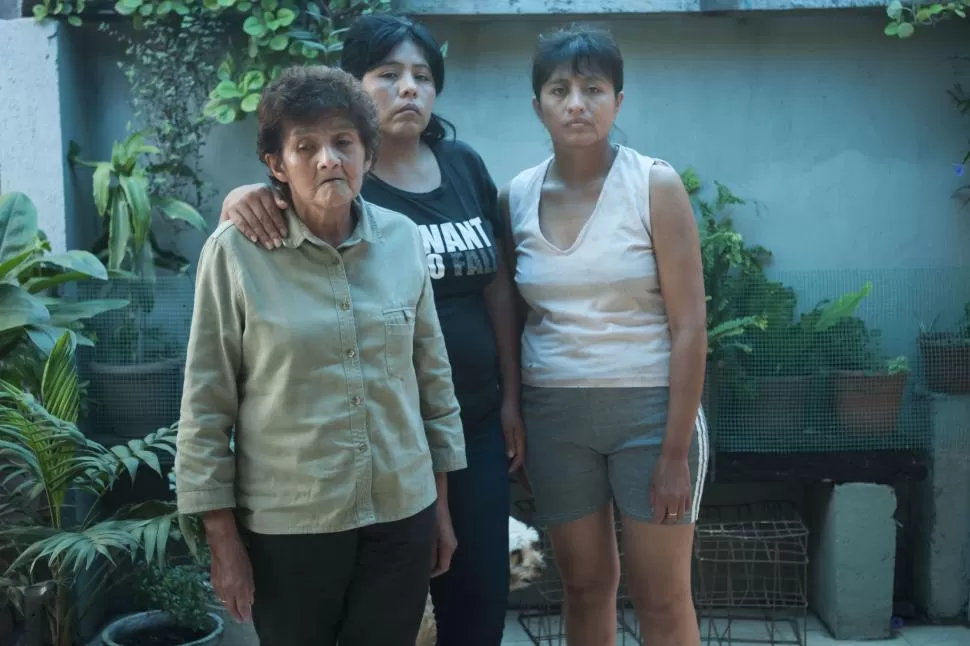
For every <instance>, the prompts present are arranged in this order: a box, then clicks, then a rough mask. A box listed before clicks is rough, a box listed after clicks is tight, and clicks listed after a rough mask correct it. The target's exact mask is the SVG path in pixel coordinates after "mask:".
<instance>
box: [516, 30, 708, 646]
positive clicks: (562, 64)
mask: <svg viewBox="0 0 970 646" xmlns="http://www.w3.org/2000/svg"><path fill="white" fill-rule="evenodd" d="M532 82H533V90H534V93H535V98H534V99H533V104H534V107H535V111H536V114H537V115H538V116H539V118H540V120H541V121H542V123H543V125H544V126H545V127H546V129H547V130H548V132H549V134H550V137H551V138H552V142H553V147H554V150H555V154H554V155H553V156H552V157H550V158H549V159H547V160H545V161H543V162H542V163H541V164H539V165H537V166H534V167H532V168H529V169H527V170H525V171H523V172H521V173H520V174H519V175H517V176H516V177H515V178H514V179H513V180H512V182H511V183H510V185H509V186H508V187H507V188H506V189H505V190H504V191H503V192H502V196H501V202H502V206H503V208H504V210H505V216H506V218H505V219H506V226H507V227H508V231H507V234H508V237H507V239H508V240H510V241H511V242H510V244H508V245H507V246H506V249H507V250H508V256H509V257H508V261H509V263H510V265H509V266H510V270H511V271H513V273H514V276H515V281H516V284H517V286H518V289H519V292H520V294H521V296H522V301H523V305H524V307H523V317H522V325H523V333H522V383H523V393H522V400H523V401H522V405H523V417H524V421H525V425H526V432H527V451H526V465H527V472H528V475H529V481H530V483H531V485H532V489H533V492H534V494H535V497H536V509H537V515H538V519H537V522H539V523H540V524H542V525H545V526H547V527H549V530H550V536H551V538H552V544H553V548H554V550H555V554H556V561H557V563H558V566H559V569H560V572H561V574H562V577H563V580H564V583H565V590H566V602H565V615H566V632H567V637H568V643H569V644H570V645H571V646H593V645H595V646H601V645H603V644H613V643H614V642H615V639H616V610H615V609H616V592H617V587H618V583H619V568H620V565H619V562H618V557H617V550H616V537H615V535H614V530H613V527H614V524H613V503H614V502H615V504H616V507H617V508H618V509H619V511H620V514H621V515H622V520H623V533H624V551H625V555H626V560H627V562H626V564H625V565H626V568H627V572H628V576H629V581H630V591H631V593H632V596H633V600H634V604H635V606H636V610H637V614H638V616H639V619H640V625H641V628H642V630H643V639H644V643H648V644H650V645H651V646H696V645H697V644H699V643H700V637H699V634H698V627H697V620H696V614H695V611H694V606H693V602H692V599H691V588H690V583H691V580H690V579H691V577H690V572H691V546H692V540H693V524H694V522H695V520H696V519H697V513H698V510H699V507H700V499H701V495H702V493H703V489H704V477H705V475H706V473H707V464H708V455H709V445H708V438H707V427H706V423H705V420H704V415H703V412H702V411H701V409H700V398H701V389H702V387H703V381H704V366H705V358H706V354H707V332H706V329H705V322H706V306H705V298H704V281H703V272H702V266H701V258H700V245H699V241H698V232H697V225H696V223H695V220H694V214H693V211H692V209H691V205H690V201H689V199H688V196H687V192H686V190H685V189H684V186H683V184H682V183H681V180H680V177H679V175H678V174H677V173H676V172H675V171H674V170H673V169H672V168H671V167H670V166H669V165H668V164H666V163H665V162H662V161H660V160H654V159H652V158H650V157H645V156H643V155H641V154H639V153H638V152H636V151H634V150H632V149H630V148H627V147H625V146H615V145H611V144H610V142H609V140H608V135H609V132H610V130H611V128H612V126H613V122H614V120H615V118H616V115H617V113H618V111H619V109H620V104H621V103H622V100H623V60H622V57H621V55H620V52H619V51H618V49H617V47H616V44H615V42H614V41H613V39H612V37H611V36H610V35H609V34H608V33H605V32H601V31H595V30H578V29H573V30H567V31H562V32H558V33H556V34H554V35H552V36H549V37H546V38H543V39H542V40H541V41H540V44H539V48H538V50H537V52H536V55H535V59H534V61H533V75H532Z"/></svg>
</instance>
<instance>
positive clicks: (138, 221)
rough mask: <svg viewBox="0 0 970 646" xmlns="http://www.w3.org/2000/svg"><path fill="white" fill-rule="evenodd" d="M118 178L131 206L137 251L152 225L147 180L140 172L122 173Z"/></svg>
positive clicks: (133, 233) (136, 251)
mask: <svg viewBox="0 0 970 646" xmlns="http://www.w3.org/2000/svg"><path fill="white" fill-rule="evenodd" d="M118 179H119V180H120V181H121V187H122V188H123V189H124V192H125V196H126V197H127V199H128V204H129V205H130V206H131V215H132V225H133V226H132V236H133V238H134V240H133V242H134V250H135V253H138V252H139V251H141V248H142V246H143V245H144V244H145V240H147V239H148V231H149V229H151V227H152V202H151V198H149V197H148V180H147V178H146V177H145V176H144V175H142V174H140V173H139V174H136V175H129V176H124V175H122V176H121V177H119V178H118Z"/></svg>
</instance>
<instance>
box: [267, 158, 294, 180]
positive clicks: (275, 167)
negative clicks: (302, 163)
mask: <svg viewBox="0 0 970 646" xmlns="http://www.w3.org/2000/svg"><path fill="white" fill-rule="evenodd" d="M263 161H265V162H266V166H267V167H269V171H270V172H271V173H273V177H275V178H276V179H277V180H279V181H280V182H283V183H284V184H288V183H289V180H288V179H287V177H286V167H285V166H284V165H283V156H282V155H273V154H271V153H266V155H265V156H264V157H263Z"/></svg>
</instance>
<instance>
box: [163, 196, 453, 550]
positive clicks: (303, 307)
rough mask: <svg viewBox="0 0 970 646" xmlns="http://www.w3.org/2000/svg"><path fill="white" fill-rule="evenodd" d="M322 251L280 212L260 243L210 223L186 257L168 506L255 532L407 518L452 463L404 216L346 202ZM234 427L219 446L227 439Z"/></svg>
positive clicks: (425, 306) (421, 271) (434, 325)
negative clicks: (283, 224) (275, 229)
mask: <svg viewBox="0 0 970 646" xmlns="http://www.w3.org/2000/svg"><path fill="white" fill-rule="evenodd" d="M355 208H356V210H357V213H358V214H360V217H359V218H358V223H357V226H356V228H355V230H354V232H353V234H352V235H351V236H350V238H348V239H347V241H346V242H344V243H343V244H342V245H340V247H339V248H337V249H334V248H333V247H331V246H330V245H328V244H326V243H325V242H323V241H322V240H320V239H319V238H317V237H315V236H314V235H313V234H312V233H310V231H309V230H308V229H307V227H306V226H305V225H304V224H303V223H302V222H301V221H300V220H299V219H298V218H297V217H296V216H295V215H294V214H293V213H288V214H287V218H288V224H289V226H288V230H289V235H288V236H287V239H286V240H285V241H284V244H283V247H281V248H279V249H275V250H272V251H267V250H265V249H263V248H262V247H260V246H259V245H256V244H253V243H252V242H250V241H249V240H247V239H246V238H245V237H244V236H243V235H242V234H241V233H240V232H239V230H238V229H236V228H235V227H234V226H233V225H232V224H231V223H228V222H227V223H223V224H222V225H221V226H220V227H219V228H218V229H217V230H216V231H215V232H214V233H213V234H212V235H211V236H210V237H209V239H208V240H207V241H206V243H205V245H204V247H203V249H202V252H201V254H200V258H199V265H198V274H197V278H196V293H195V310H194V312H193V316H192V326H191V332H190V335H189V343H188V354H187V360H186V366H185V387H184V392H183V396H182V410H181V418H180V422H179V432H178V448H177V453H176V459H175V478H176V490H177V498H178V507H179V511H180V512H181V513H183V514H194V513H200V512H205V511H210V510H214V509H225V508H234V509H236V510H237V517H238V518H239V519H240V522H241V523H242V524H243V526H244V527H246V528H248V529H250V530H251V531H254V532H258V533H266V534H305V533H323V532H337V531H343V530H347V529H353V528H357V527H361V526H364V525H368V524H372V523H382V522H389V521H393V520H398V519H401V518H406V517H408V516H411V515H413V514H415V513H417V512H419V511H421V510H422V509H424V508H426V507H427V506H429V505H430V504H432V503H433V502H434V500H435V498H436V495H437V492H436V489H435V481H434V473H435V472H445V471H454V470H458V469H462V468H464V467H465V466H466V462H465V445H464V436H463V433H462V426H461V421H460V419H459V407H458V401H457V400H456V399H455V394H454V390H453V386H452V381H451V366H450V364H449V362H448V355H447V352H446V351H445V343H444V338H443V337H442V335H441V328H440V326H439V323H438V316H437V312H436V310H435V305H434V299H433V297H432V287H431V278H430V275H429V273H428V266H427V261H426V260H425V255H424V251H423V246H422V241H421V237H420V233H419V231H418V228H417V226H416V225H415V224H414V223H413V222H411V221H410V220H409V219H408V218H406V217H405V216H403V215H401V214H399V213H396V212H394V211H389V210H387V209H383V208H381V207H378V206H376V205H374V204H370V203H368V202H365V201H364V200H363V199H361V198H358V199H357V201H356V203H355ZM233 430H234V431H235V435H234V440H235V442H234V452H233V451H230V444H229V440H230V436H231V434H232V432H233Z"/></svg>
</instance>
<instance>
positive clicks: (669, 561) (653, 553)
mask: <svg viewBox="0 0 970 646" xmlns="http://www.w3.org/2000/svg"><path fill="white" fill-rule="evenodd" d="M693 542H694V525H693V524H680V525H654V524H649V523H645V522H643V521H638V520H633V519H630V518H626V517H624V518H623V552H624V560H625V562H626V568H627V577H628V580H629V585H630V594H631V595H632V597H633V605H634V607H635V608H636V612H637V618H638V619H639V620H640V632H641V634H642V639H643V643H644V644H649V645H650V646H699V644H700V631H699V630H698V626H697V613H696V611H695V610H694V600H693V598H692V597H691V585H690V584H691V551H692V549H693Z"/></svg>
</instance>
